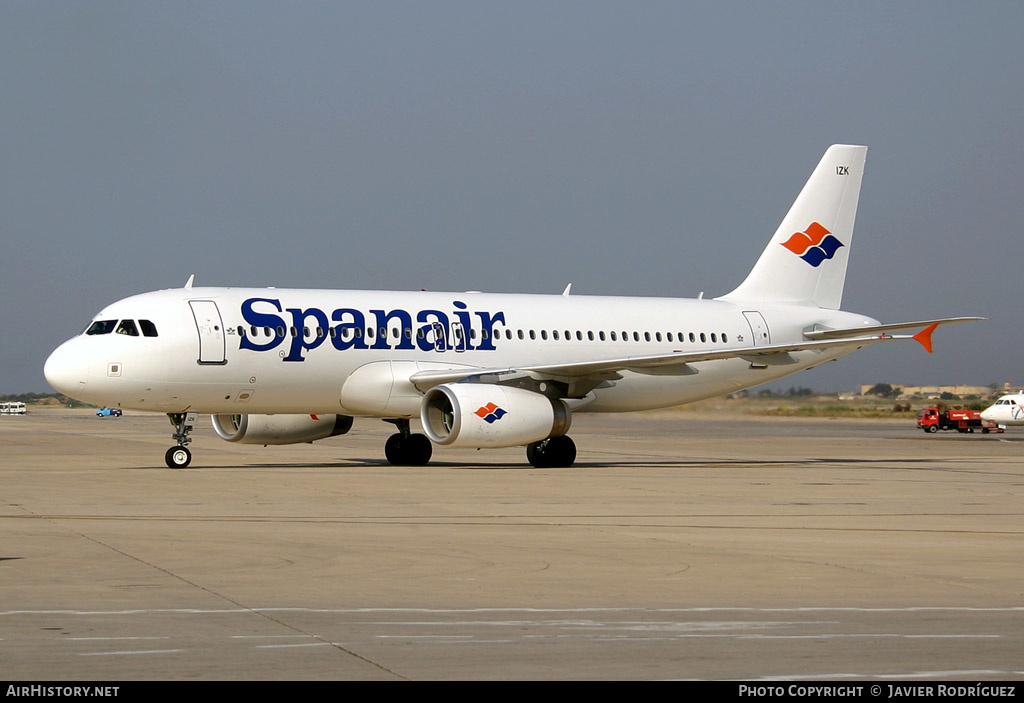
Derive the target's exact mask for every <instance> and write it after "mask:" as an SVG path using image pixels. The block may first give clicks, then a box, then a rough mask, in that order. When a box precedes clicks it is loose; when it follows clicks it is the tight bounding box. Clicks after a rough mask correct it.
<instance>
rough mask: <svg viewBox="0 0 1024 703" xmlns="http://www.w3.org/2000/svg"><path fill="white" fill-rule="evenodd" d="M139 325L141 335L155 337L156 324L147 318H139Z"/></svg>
mask: <svg viewBox="0 0 1024 703" xmlns="http://www.w3.org/2000/svg"><path fill="white" fill-rule="evenodd" d="M139 327H141V328H142V336H143V337H156V336H157V334H156V325H154V324H153V323H152V322H150V321H149V320H139Z"/></svg>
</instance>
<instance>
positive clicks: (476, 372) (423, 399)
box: [45, 145, 981, 468]
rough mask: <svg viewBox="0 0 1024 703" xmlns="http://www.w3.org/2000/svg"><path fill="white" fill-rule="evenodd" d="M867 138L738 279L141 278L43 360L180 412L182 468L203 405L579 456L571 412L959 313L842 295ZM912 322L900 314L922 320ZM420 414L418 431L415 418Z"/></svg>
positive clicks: (75, 389) (749, 381)
mask: <svg viewBox="0 0 1024 703" xmlns="http://www.w3.org/2000/svg"><path fill="white" fill-rule="evenodd" d="M866 153H867V148H866V147H863V146H845V145H835V146H832V147H830V148H829V149H828V150H827V151H826V152H825V155H824V157H823V158H822V159H821V162H820V163H819V164H818V166H817V168H816V169H815V170H814V172H813V173H812V174H811V177H810V179H809V180H808V181H807V184H806V185H805V186H804V188H803V190H802V191H801V192H800V194H799V196H798V197H797V199H796V201H795V202H794V203H793V206H792V208H791V209H790V211H789V213H788V214H787V215H786V217H785V219H784V220H783V221H782V224H781V226H780V227H779V229H778V230H777V231H776V232H775V235H774V236H773V237H772V238H771V240H770V241H769V243H768V246H767V247H766V248H765V250H764V252H763V253H762V254H761V256H760V258H759V259H758V260H757V263H756V264H755V266H754V268H753V270H751V272H750V274H749V275H748V276H747V278H746V280H744V281H743V283H741V284H740V285H739V287H737V288H736V289H735V290H733V291H732V292H731V293H729V294H727V295H724V296H722V297H720V298H716V299H713V300H705V299H697V300H684V299H674V298H629V297H596V296H576V295H569V289H568V288H566V290H565V292H564V293H563V294H562V295H500V294H491V293H475V292H474V293H433V292H393V291H353V290H287V289H276V288H195V287H192V279H191V278H190V279H189V282H188V283H187V284H186V285H185V287H184V288H179V289H173V290H161V291H156V292H152V293H143V294H141V295H135V296H132V297H130V298H125V299H124V300H120V301H118V302H116V303H114V304H112V305H110V306H108V307H107V308H105V309H104V310H103V311H101V312H100V313H99V314H98V315H97V316H96V317H95V318H94V319H93V321H92V322H91V323H90V324H89V326H88V328H87V329H86V330H85V332H83V333H82V334H80V335H78V336H77V337H74V338H72V339H70V340H68V341H67V342H65V343H64V344H62V345H61V346H60V347H58V348H57V349H56V350H55V351H54V352H53V354H51V356H50V358H49V359H48V360H47V362H46V367H45V374H46V378H47V380H48V381H49V382H50V384H51V385H53V387H54V388H56V389H57V390H59V391H61V392H62V393H65V394H67V395H68V396H71V397H73V398H77V399H79V400H82V401H84V402H87V403H95V404H97V405H105V406H109V407H118V408H125V409H134V410H152V411H159V412H163V413H167V415H168V417H169V418H170V419H171V423H172V424H173V425H174V427H175V431H174V433H173V434H172V437H173V438H174V439H176V440H177V445H176V446H173V447H171V448H170V449H168V450H167V454H166V457H165V458H166V462H167V465H168V466H170V467H172V468H173V467H185V466H187V465H188V464H189V462H190V460H191V453H190V452H189V450H188V448H187V446H186V445H187V444H188V443H189V441H190V437H189V432H190V430H191V429H192V422H193V421H194V419H195V413H209V414H211V415H212V416H213V427H214V429H215V430H216V432H217V434H218V435H220V436H221V437H222V438H223V439H226V440H228V441H229V442H243V443H253V444H264V445H267V444H291V443H299V442H311V441H314V440H318V439H323V438H325V437H331V436H334V435H339V434H344V433H346V432H348V430H349V429H350V428H351V426H352V418H353V417H375V418H382V419H384V420H387V421H388V422H392V423H394V424H395V425H397V427H398V432H397V433H396V434H394V435H392V436H391V437H390V438H389V439H388V441H387V443H386V445H385V448H384V451H385V455H386V456H387V459H388V461H390V462H391V463H393V464H408V465H422V464H425V463H427V462H428V461H429V460H430V456H431V452H432V445H431V443H432V442H433V443H436V444H440V445H445V446H450V447H471V448H486V447H512V446H526V447H527V450H526V455H527V458H528V459H529V461H530V463H532V464H533V465H534V466H538V467H544V466H569V465H571V464H572V463H573V462H574V461H575V459H576V446H575V444H574V443H573V441H572V440H571V439H570V438H569V437H568V436H567V434H566V433H567V432H568V431H569V426H570V423H571V419H572V416H573V415H574V414H575V413H578V412H619V411H629V410H648V409H653V408H664V407H670V406H675V405H679V404H682V403H688V402H692V401H695V400H699V399H701V398H708V397H711V396H716V395H721V394H723V393H728V392H732V391H737V390H740V389H742V388H748V387H750V386H755V385H758V384H761V383H765V382H767V381H772V380H774V379H777V378H780V377H782V376H787V375H789V374H792V373H795V372H797V371H801V370H803V369H807V368H810V367H812V366H817V365H819V364H821V363H823V362H826V361H831V360H833V359H837V358H838V357H841V356H843V355H845V354H849V353H850V352H852V351H854V350H857V349H860V348H861V347H864V346H866V345H868V344H873V343H875V342H881V341H888V340H895V339H915V340H917V341H919V342H920V343H921V344H922V345H924V346H925V348H926V349H927V350H928V351H929V352H930V351H931V335H932V332H933V331H934V330H935V328H936V327H937V326H938V325H939V324H942V323H950V322H963V321H967V320H976V319H981V318H963V317H961V318H948V319H942V320H926V321H920V322H908V323H900V324H885V325H883V324H880V323H879V322H878V321H877V320H874V319H872V318H870V317H866V316H864V315H860V314H856V313H849V312H843V311H841V310H839V304H840V301H841V299H842V294H843V285H844V282H845V278H846V268H847V261H848V258H849V253H850V245H851V241H852V239H853V225H854V218H855V215H856V212H857V201H858V198H859V196H860V185H861V178H862V176H863V173H864V161H865V155H866ZM918 329H920V331H919V332H918V333H917V334H914V335H906V334H905V335H897V334H894V333H896V332H901V331H910V330H918ZM411 418H419V420H420V422H421V424H422V426H423V431H424V432H425V436H424V435H423V434H412V433H411V432H410V419H411Z"/></svg>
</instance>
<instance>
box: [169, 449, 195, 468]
mask: <svg viewBox="0 0 1024 703" xmlns="http://www.w3.org/2000/svg"><path fill="white" fill-rule="evenodd" d="M164 461H166V462H167V466H168V467H170V468H172V469H184V468H185V467H186V466H188V465H189V462H191V461H192V452H190V451H189V450H188V447H171V448H170V449H168V450H167V453H166V454H164Z"/></svg>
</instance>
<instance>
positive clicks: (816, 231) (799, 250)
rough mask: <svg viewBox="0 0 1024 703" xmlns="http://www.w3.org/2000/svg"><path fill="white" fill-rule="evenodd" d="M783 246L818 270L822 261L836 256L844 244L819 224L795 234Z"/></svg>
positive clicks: (814, 223) (815, 223)
mask: <svg viewBox="0 0 1024 703" xmlns="http://www.w3.org/2000/svg"><path fill="white" fill-rule="evenodd" d="M782 246H784V247H786V248H787V249H789V250H790V251H791V252H793V253H794V254H796V255H797V256H799V257H800V258H801V259H803V260H804V261H806V262H807V263H809V264H810V265H811V266H814V267H815V268H817V267H818V266H819V265H820V264H821V262H822V261H825V260H826V259H831V258H832V257H833V256H835V254H836V252H837V251H838V250H839V247H841V246H843V243H842V242H840V241H839V240H838V239H836V238H835V237H833V236H832V233H831V232H829V231H828V230H827V229H825V228H824V227H822V226H821V225H820V224H818V223H817V222H812V223H811V226H810V227H808V228H807V229H806V230H805V231H803V232H795V233H794V234H793V236H792V237H790V238H789V239H787V240H786V241H785V242H783V243H782Z"/></svg>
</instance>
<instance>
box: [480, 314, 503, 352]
mask: <svg viewBox="0 0 1024 703" xmlns="http://www.w3.org/2000/svg"><path fill="white" fill-rule="evenodd" d="M476 316H477V317H479V318H480V344H478V345H477V347H476V348H477V351H494V341H493V340H494V323H495V322H500V323H501V324H502V325H504V324H505V313H503V312H496V313H494V314H493V315H492V314H491V313H489V312H478V313H476Z"/></svg>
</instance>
